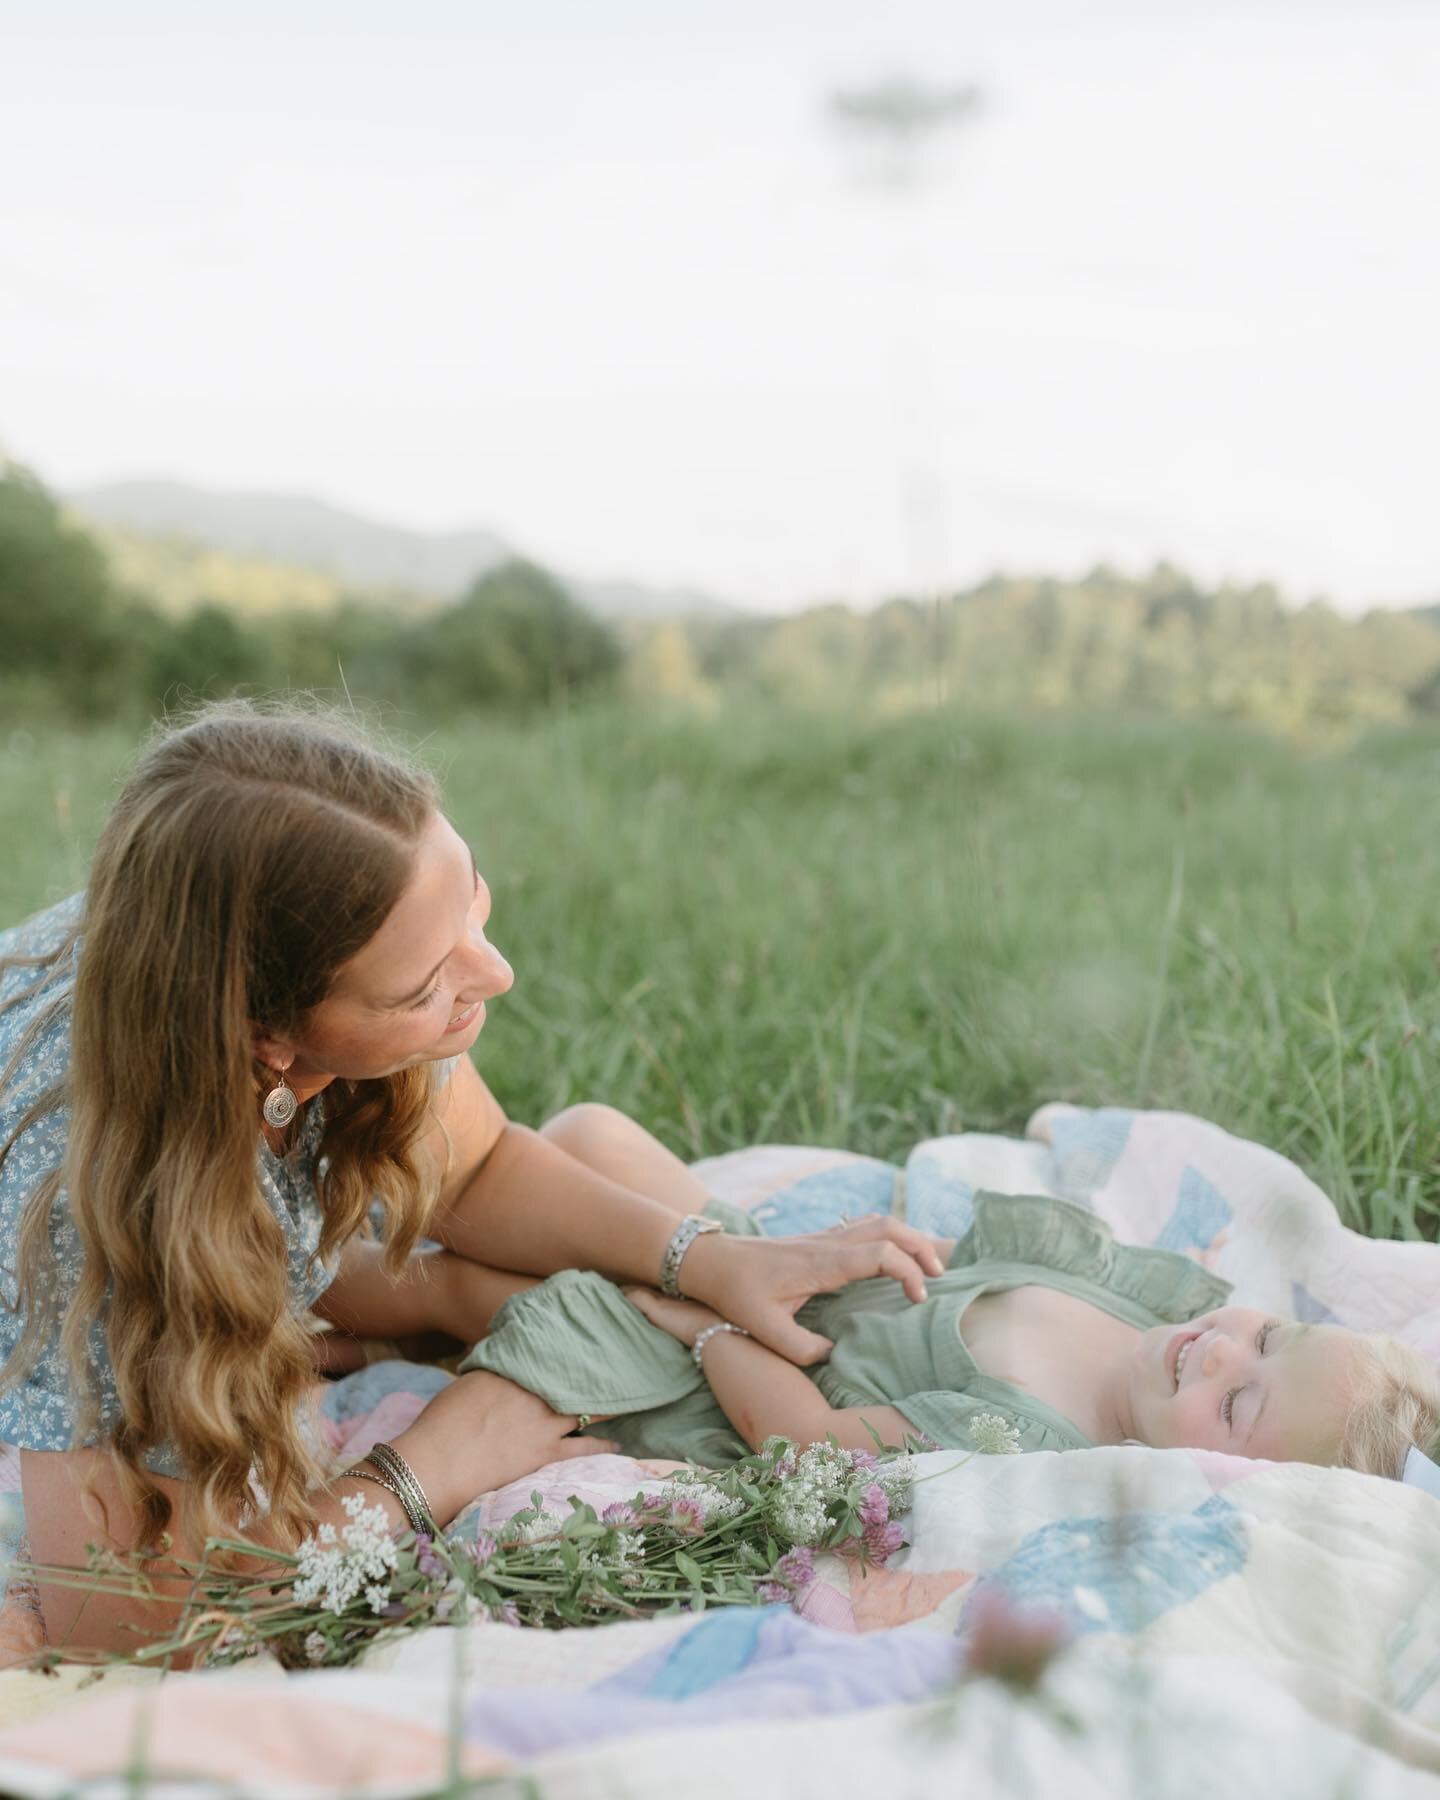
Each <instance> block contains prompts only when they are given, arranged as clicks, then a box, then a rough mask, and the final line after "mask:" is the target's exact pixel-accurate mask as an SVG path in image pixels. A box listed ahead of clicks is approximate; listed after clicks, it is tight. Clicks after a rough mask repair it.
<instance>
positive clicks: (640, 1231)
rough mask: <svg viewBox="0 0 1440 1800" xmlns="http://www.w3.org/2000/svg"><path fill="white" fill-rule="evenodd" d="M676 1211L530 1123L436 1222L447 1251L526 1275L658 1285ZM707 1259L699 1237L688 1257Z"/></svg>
mask: <svg viewBox="0 0 1440 1800" xmlns="http://www.w3.org/2000/svg"><path fill="white" fill-rule="evenodd" d="M675 1225H676V1216H675V1211H674V1209H673V1208H672V1207H669V1206H665V1205H662V1204H661V1202H659V1201H658V1200H650V1199H647V1198H646V1197H645V1196H644V1195H643V1194H637V1193H635V1192H634V1191H633V1190H632V1189H630V1188H626V1187H622V1186H620V1184H619V1183H618V1182H615V1181H611V1180H609V1179H608V1178H607V1177H605V1176H604V1175H599V1174H597V1173H596V1172H595V1170H594V1169H592V1168H590V1167H588V1166H587V1165H586V1164H585V1163H582V1162H579V1161H578V1160H577V1159H576V1158H575V1157H573V1156H570V1155H568V1154H567V1153H566V1152H565V1151H564V1150H561V1149H560V1148H559V1147H558V1146H557V1145H555V1144H552V1143H550V1142H549V1140H548V1139H546V1138H544V1137H542V1136H541V1135H540V1134H539V1132H536V1131H531V1130H530V1129H529V1128H528V1127H527V1126H524V1125H515V1124H507V1125H506V1126H505V1129H504V1130H503V1131H502V1132H501V1134H500V1136H499V1138H498V1139H497V1141H496V1143H495V1145H494V1147H493V1149H492V1150H491V1151H490V1153H489V1155H488V1156H487V1157H486V1158H485V1160H484V1162H483V1163H481V1165H480V1167H479V1168H478V1169H477V1170H476V1172H475V1174H474V1175H473V1176H472V1177H471V1179H470V1181H469V1183H468V1185H467V1186H466V1187H465V1188H464V1189H463V1190H462V1191H461V1193H460V1194H459V1195H458V1196H457V1198H456V1199H455V1200H454V1201H452V1202H451V1204H450V1205H449V1206H448V1207H446V1208H444V1209H443V1210H442V1211H441V1212H439V1213H437V1214H436V1215H435V1217H434V1218H433V1219H432V1221H431V1224H430V1230H431V1232H432V1233H433V1235H434V1236H435V1237H437V1238H439V1240H440V1241H441V1243H443V1244H445V1245H446V1246H447V1247H448V1248H450V1249H452V1250H456V1251H458V1252H459V1253H460V1255H462V1256H466V1257H470V1258H471V1259H472V1260H474V1261H475V1262H483V1263H488V1264H489V1265H490V1266H491V1267H492V1268H499V1269H513V1270H515V1271H517V1272H519V1273H521V1274H525V1275H540V1276H544V1275H553V1274H555V1272H556V1271H557V1270H559V1269H599V1270H601V1271H602V1272H604V1273H605V1274H608V1275H613V1276H617V1277H619V1278H620V1279H622V1280H626V1281H645V1282H653V1281H655V1279H656V1277H657V1275H658V1274H659V1270H660V1261H661V1258H662V1257H663V1255H664V1253H665V1246H666V1244H668V1243H669V1241H670V1238H671V1236H672V1234H673V1233H674V1230H675ZM703 1255H704V1245H703V1240H697V1242H696V1244H695V1246H694V1247H693V1249H692V1250H691V1251H690V1252H689V1253H688V1255H687V1259H686V1260H687V1263H688V1261H689V1259H690V1257H695V1258H696V1259H697V1262H698V1261H699V1260H700V1259H701V1258H702V1257H703Z"/></svg>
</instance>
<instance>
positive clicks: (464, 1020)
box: [441, 1000, 485, 1037]
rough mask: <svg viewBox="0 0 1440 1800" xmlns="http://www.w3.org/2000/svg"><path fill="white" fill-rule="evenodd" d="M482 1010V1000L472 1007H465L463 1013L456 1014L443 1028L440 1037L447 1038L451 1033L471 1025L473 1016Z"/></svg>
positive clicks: (483, 1003) (483, 1007)
mask: <svg viewBox="0 0 1440 1800" xmlns="http://www.w3.org/2000/svg"><path fill="white" fill-rule="evenodd" d="M484 1010H485V1002H484V1001H483V1000H477V1001H475V1003H474V1004H473V1005H472V1006H467V1007H466V1008H465V1010H464V1012H462V1013H456V1015H455V1017H454V1018H453V1019H452V1020H451V1021H450V1023H449V1024H448V1025H447V1026H446V1027H445V1030H444V1031H443V1032H442V1034H441V1035H442V1036H443V1037H449V1035H450V1033H451V1032H452V1031H463V1030H464V1029H465V1027H466V1026H467V1025H469V1024H471V1023H472V1022H473V1021H474V1019H475V1015H476V1014H477V1013H481V1012H483V1011H484Z"/></svg>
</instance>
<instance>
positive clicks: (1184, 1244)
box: [1155, 1163, 1235, 1251]
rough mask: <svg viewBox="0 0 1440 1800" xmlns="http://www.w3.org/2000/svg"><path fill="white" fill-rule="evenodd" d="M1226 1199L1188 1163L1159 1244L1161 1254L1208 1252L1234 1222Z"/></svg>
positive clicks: (1157, 1243)
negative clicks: (1170, 1251)
mask: <svg viewBox="0 0 1440 1800" xmlns="http://www.w3.org/2000/svg"><path fill="white" fill-rule="evenodd" d="M1234 1216H1235V1215H1234V1213H1232V1212H1231V1210H1230V1207H1229V1205H1228V1203H1227V1202H1226V1199H1225V1196H1224V1195H1223V1194H1222V1193H1221V1192H1220V1190H1219V1188H1217V1187H1216V1186H1215V1185H1214V1183H1213V1182H1209V1181H1207V1180H1206V1179H1205V1177H1204V1176H1203V1175H1202V1174H1201V1173H1200V1171H1199V1170H1198V1169H1192V1168H1191V1167H1190V1165H1189V1164H1188V1163H1187V1164H1186V1166H1185V1173H1184V1174H1183V1175H1182V1176H1181V1177H1180V1198H1179V1199H1178V1200H1177V1201H1176V1202H1175V1210H1174V1212H1172V1213H1171V1215H1170V1217H1169V1218H1168V1219H1167V1220H1166V1221H1165V1229H1164V1230H1163V1231H1162V1232H1161V1233H1160V1235H1159V1237H1157V1238H1156V1240H1155V1248H1156V1249H1157V1250H1179V1251H1185V1250H1208V1249H1209V1248H1210V1246H1211V1245H1212V1244H1213V1243H1214V1242H1215V1240H1216V1238H1217V1237H1219V1235H1220V1233H1221V1232H1222V1231H1223V1230H1224V1229H1225V1227H1226V1226H1227V1225H1228V1224H1229V1223H1230V1221H1231V1219H1233V1218H1234Z"/></svg>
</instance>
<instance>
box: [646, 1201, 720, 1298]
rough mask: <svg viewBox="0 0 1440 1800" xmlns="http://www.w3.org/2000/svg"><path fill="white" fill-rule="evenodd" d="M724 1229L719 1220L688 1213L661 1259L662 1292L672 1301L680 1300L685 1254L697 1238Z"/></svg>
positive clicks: (676, 1229) (677, 1227)
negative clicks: (681, 1274)
mask: <svg viewBox="0 0 1440 1800" xmlns="http://www.w3.org/2000/svg"><path fill="white" fill-rule="evenodd" d="M723 1229H724V1227H723V1226H722V1225H721V1223H720V1221H719V1220H718V1219H702V1218H701V1217H700V1215H699V1213H687V1214H686V1215H685V1217H684V1218H683V1219H682V1220H681V1221H680V1223H679V1224H678V1225H677V1226H676V1227H675V1235H674V1236H673V1237H672V1238H671V1239H670V1242H669V1243H668V1244H667V1245H666V1246H665V1254H664V1255H663V1256H662V1257H661V1258H660V1292H661V1293H662V1294H668V1295H669V1296H670V1298H671V1299H672V1300H678V1299H679V1298H680V1264H681V1263H682V1262H683V1261H684V1260H685V1252H686V1251H687V1250H688V1249H689V1248H690V1246H691V1245H692V1244H693V1243H694V1242H695V1240H696V1238H697V1237H704V1236H705V1235H706V1233H707V1232H711V1231H721V1230H723Z"/></svg>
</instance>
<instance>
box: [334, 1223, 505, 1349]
mask: <svg viewBox="0 0 1440 1800" xmlns="http://www.w3.org/2000/svg"><path fill="white" fill-rule="evenodd" d="M383 1256H384V1247H383V1246H382V1245H381V1244H378V1243H376V1242H374V1241H373V1240H366V1239H362V1238H353V1239H352V1240H351V1241H350V1242H349V1243H348V1244H347V1245H346V1246H345V1248H344V1250H343V1251H342V1252H341V1260H340V1268H339V1271H338V1272H337V1274H336V1276H335V1279H334V1281H332V1282H331V1284H330V1286H329V1287H328V1288H326V1290H325V1292H324V1293H323V1294H322V1295H321V1296H320V1298H319V1299H318V1300H317V1301H316V1302H315V1306H314V1311H315V1312H316V1313H318V1314H319V1316H320V1317H321V1318H322V1319H328V1320H329V1321H330V1323H331V1324H332V1325H335V1326H337V1327H338V1328H339V1329H340V1330H341V1331H347V1332H349V1333H351V1334H352V1335H353V1336H355V1337H361V1338H407V1337H418V1336H420V1335H421V1334H422V1333H425V1332H432V1331H441V1332H444V1333H445V1334H446V1335H447V1336H448V1337H452V1338H459V1339H460V1341H461V1342H462V1343H466V1344H471V1343H474V1341H475V1339H476V1338H478V1337H481V1336H483V1335H484V1333H485V1332H486V1331H488V1330H489V1329H490V1321H491V1320H492V1319H493V1318H494V1316H495V1314H496V1313H497V1312H498V1311H499V1309H500V1307H501V1306H502V1305H503V1304H504V1302H505V1301H506V1300H508V1299H509V1298H510V1296H511V1295H512V1294H515V1293H518V1292H519V1291H520V1289H521V1288H527V1287H533V1286H534V1285H535V1277H534V1276H533V1275H514V1274H511V1273H510V1271H509V1270H506V1269H492V1268H490V1267H488V1266H487V1265H486V1264H484V1263H478V1262H472V1261H471V1259H470V1258H469V1257H468V1256H457V1255H456V1254H455V1253H454V1252H453V1251H449V1250H415V1251H412V1252H411V1254H410V1257H409V1259H408V1261H407V1262H406V1265H405V1267H404V1268H403V1269H402V1270H401V1271H400V1273H399V1274H398V1275H391V1274H389V1273H387V1271H386V1270H385V1268H384V1267H383V1264H382V1258H383Z"/></svg>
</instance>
